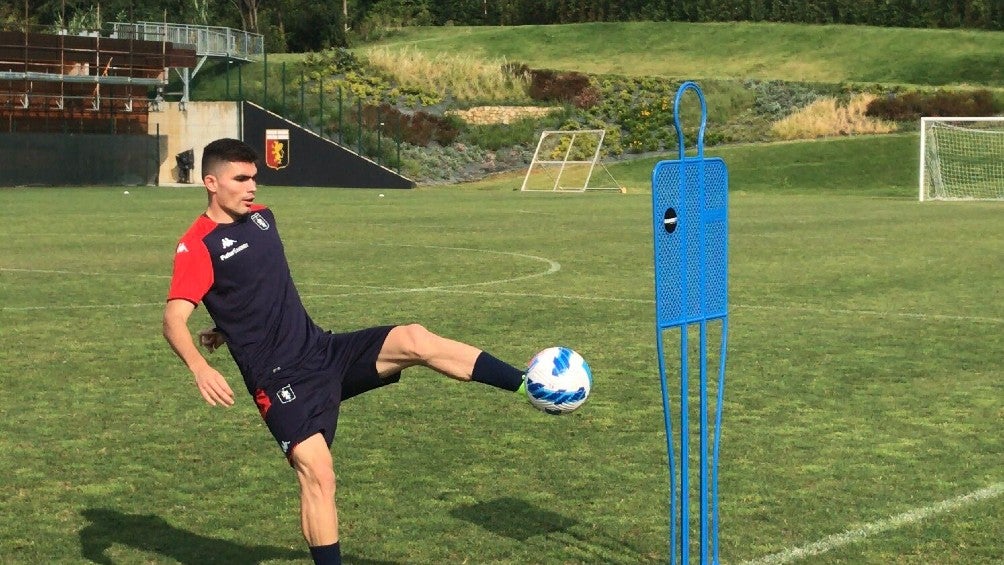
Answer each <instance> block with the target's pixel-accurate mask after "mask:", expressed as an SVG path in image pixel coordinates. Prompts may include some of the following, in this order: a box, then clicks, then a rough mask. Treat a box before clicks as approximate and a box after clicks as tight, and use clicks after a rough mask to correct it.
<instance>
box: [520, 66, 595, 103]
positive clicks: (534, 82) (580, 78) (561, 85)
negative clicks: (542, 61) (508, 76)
mask: <svg viewBox="0 0 1004 565" xmlns="http://www.w3.org/2000/svg"><path fill="white" fill-rule="evenodd" d="M529 93H530V98H532V99H534V100H539V101H541V102H566V103H569V104H575V105H576V106H577V107H579V108H590V107H592V106H593V105H596V103H597V102H598V101H599V91H598V90H596V89H595V88H593V87H592V85H591V84H590V82H589V77H588V76H587V75H584V74H582V73H578V72H557V71H551V70H546V69H533V70H531V71H530V88H529ZM580 104H591V105H585V106H583V105H580Z"/></svg>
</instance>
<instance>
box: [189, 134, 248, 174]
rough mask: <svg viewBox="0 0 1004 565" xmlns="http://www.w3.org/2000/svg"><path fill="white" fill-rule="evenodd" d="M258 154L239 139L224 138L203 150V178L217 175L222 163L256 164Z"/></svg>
mask: <svg viewBox="0 0 1004 565" xmlns="http://www.w3.org/2000/svg"><path fill="white" fill-rule="evenodd" d="M257 160H258V154H257V153H256V152H255V150H254V149H251V146H250V145H248V144H247V143H244V142H243V141H241V140H239V139H230V138H223V139H217V140H216V141H213V142H212V143H210V144H209V145H207V146H206V148H205V149H203V150H202V176H206V175H212V174H216V168H217V167H219V166H220V165H221V164H222V163H254V162H255V161H257Z"/></svg>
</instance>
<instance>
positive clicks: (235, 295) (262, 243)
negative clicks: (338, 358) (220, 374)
mask: <svg viewBox="0 0 1004 565" xmlns="http://www.w3.org/2000/svg"><path fill="white" fill-rule="evenodd" d="M167 298H168V300H173V299H178V298H180V299H184V300H188V301H190V302H192V303H193V304H195V305H198V304H199V303H200V302H201V303H204V304H205V305H206V310H207V311H208V312H209V315H210V316H212V318H213V322H214V323H215V324H216V327H217V328H218V329H219V331H220V332H222V333H223V334H224V336H226V338H227V346H228V347H229V349H230V354H231V355H232V356H233V358H234V361H235V362H236V363H237V367H238V368H239V369H240V372H241V375H243V376H244V382H245V384H246V385H247V387H248V390H249V391H253V390H256V389H257V388H258V387H260V386H262V383H263V382H264V381H265V380H266V379H268V378H269V376H271V375H273V374H277V373H279V372H281V371H283V370H284V369H293V368H295V367H296V366H297V364H298V363H299V362H300V361H301V360H303V359H306V358H308V357H312V356H313V355H316V354H317V353H319V352H320V350H321V349H322V348H324V347H325V345H324V344H323V342H322V339H321V338H322V336H323V335H324V334H325V333H326V332H324V331H323V330H322V329H321V328H319V327H318V326H317V325H316V324H315V323H314V322H313V320H311V319H310V316H309V315H308V314H307V311H306V310H305V309H304V307H303V303H302V301H301V300H300V295H299V293H298V292H297V291H296V287H295V286H294V284H293V278H292V276H291V275H290V271H289V264H288V263H287V262H286V254H285V251H284V250H283V246H282V240H281V239H280V238H279V231H278V229H277V228H276V222H275V216H274V215H273V214H272V211H271V210H269V209H268V208H266V207H264V206H259V205H255V206H252V208H251V211H250V212H248V214H246V215H245V216H243V217H242V218H240V219H239V220H237V221H236V222H234V223H231V224H217V223H216V222H214V221H213V220H211V219H209V218H208V217H207V216H205V215H203V216H200V217H199V218H198V219H196V220H195V222H194V223H193V224H192V226H191V227H190V228H189V229H188V231H187V232H185V235H184V236H182V238H181V241H180V242H179V243H178V248H177V252H176V253H175V256H174V275H173V277H172V278H171V286H170V290H169V292H168V296H167Z"/></svg>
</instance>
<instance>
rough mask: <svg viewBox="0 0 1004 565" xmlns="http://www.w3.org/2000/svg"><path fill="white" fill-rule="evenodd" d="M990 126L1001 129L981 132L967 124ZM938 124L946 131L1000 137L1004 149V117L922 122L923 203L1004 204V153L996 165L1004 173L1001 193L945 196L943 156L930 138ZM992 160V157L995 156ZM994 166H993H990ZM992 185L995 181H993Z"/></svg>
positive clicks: (921, 171) (1003, 152)
mask: <svg viewBox="0 0 1004 565" xmlns="http://www.w3.org/2000/svg"><path fill="white" fill-rule="evenodd" d="M966 122H969V123H980V124H983V123H987V122H997V123H999V124H1000V127H996V128H993V127H992V128H988V129H979V128H967V127H965V125H964V124H965V123H966ZM939 124H944V125H943V126H942V127H943V128H953V129H957V130H960V131H966V132H971V133H976V134H981V135H982V134H985V135H988V136H997V137H999V138H1000V143H1001V144H1002V145H1001V147H1004V116H990V117H987V116H982V117H922V118H921V119H920V159H919V161H920V170H919V192H918V197H919V199H920V201H921V202H924V201H925V200H1004V149H1002V155H1001V159H1000V161H998V162H997V163H996V165H998V166H999V167H1000V169H1001V176H1000V179H999V182H1000V190H998V191H997V192H996V194H991V195H986V196H984V195H965V194H952V193H946V191H945V190H944V185H945V183H944V179H943V178H942V164H941V155H940V153H939V152H938V140H937V138H935V137H933V136H932V135H931V131H933V128H936V127H937V126H938V125H939ZM992 157H993V156H992ZM991 166H993V164H991ZM991 182H992V181H991Z"/></svg>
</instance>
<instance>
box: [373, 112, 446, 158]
mask: <svg viewBox="0 0 1004 565" xmlns="http://www.w3.org/2000/svg"><path fill="white" fill-rule="evenodd" d="M363 125H364V126H365V127H367V128H369V129H372V130H376V129H378V128H379V129H380V130H381V131H383V132H386V134H387V135H388V136H392V137H395V138H397V139H400V140H401V141H404V142H405V143H410V144H412V145H418V146H422V147H426V146H428V145H429V144H431V143H432V142H436V143H438V144H440V145H444V146H445V145H449V144H451V143H453V142H454V141H455V140H456V139H457V136H459V135H460V128H459V127H458V126H457V124H456V122H455V121H454V120H453V119H452V118H449V117H443V116H436V115H434V114H430V113H428V112H424V111H418V112H414V113H411V114H405V113H404V112H401V111H400V110H398V109H397V108H396V107H394V106H391V105H390V104H380V105H379V106H372V105H367V106H364V107H363Z"/></svg>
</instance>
